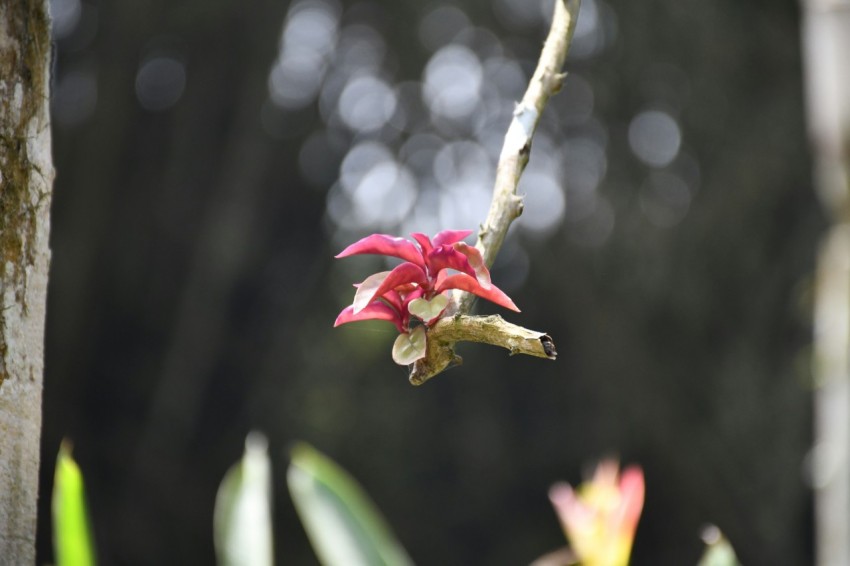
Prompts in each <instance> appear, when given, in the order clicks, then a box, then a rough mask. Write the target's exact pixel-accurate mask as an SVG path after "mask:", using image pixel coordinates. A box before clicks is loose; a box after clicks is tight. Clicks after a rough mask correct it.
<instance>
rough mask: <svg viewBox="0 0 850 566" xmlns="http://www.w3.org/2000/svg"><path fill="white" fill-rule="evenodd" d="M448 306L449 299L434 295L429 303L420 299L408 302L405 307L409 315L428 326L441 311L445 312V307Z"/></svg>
mask: <svg viewBox="0 0 850 566" xmlns="http://www.w3.org/2000/svg"><path fill="white" fill-rule="evenodd" d="M448 304H449V298H448V297H447V296H445V295H436V296H435V297H434V298H433V299H431V300H430V301H429V300H428V299H423V298H422V297H420V298H418V299H413V300H412V301H410V303H409V304H408V305H407V310H409V311H410V314H412V315H414V316H418V317H419V318H421V319H422V320H423V321H425V322H426V323H428V324H430V322H431V321H432V320H434V319H435V318H437V317H438V316H440V315H441V314H442V313H443V311H444V310H446V306H448Z"/></svg>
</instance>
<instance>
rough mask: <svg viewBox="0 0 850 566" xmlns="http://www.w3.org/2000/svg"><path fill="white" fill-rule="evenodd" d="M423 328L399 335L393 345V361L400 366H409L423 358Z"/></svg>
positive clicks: (424, 344)
mask: <svg viewBox="0 0 850 566" xmlns="http://www.w3.org/2000/svg"><path fill="white" fill-rule="evenodd" d="M425 347H426V337H425V327H424V326H417V327H416V328H414V329H413V330H411V331H410V332H409V333H406V334H399V335H398V338H396V339H395V342H394V343H393V361H394V362H395V363H397V364H398V365H401V366H406V365H410V364H412V363H413V362H415V361H416V360H418V359H421V358H424V357H425Z"/></svg>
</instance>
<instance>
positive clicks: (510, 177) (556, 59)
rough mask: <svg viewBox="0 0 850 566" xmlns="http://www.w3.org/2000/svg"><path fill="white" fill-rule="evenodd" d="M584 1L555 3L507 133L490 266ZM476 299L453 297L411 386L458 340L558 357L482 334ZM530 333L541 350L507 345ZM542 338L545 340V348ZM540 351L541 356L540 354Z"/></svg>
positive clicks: (493, 332) (488, 231) (453, 359)
mask: <svg viewBox="0 0 850 566" xmlns="http://www.w3.org/2000/svg"><path fill="white" fill-rule="evenodd" d="M580 4H581V0H556V1H555V12H554V15H553V17H552V26H551V27H550V29H549V35H548V36H547V37H546V42H545V43H544V44H543V50H542V52H541V53H540V59H539V60H538V62H537V69H536V70H535V71H534V75H533V76H532V77H531V81H529V84H528V88H527V89H526V91H525V95H524V96H523V97H522V100H521V101H520V102H519V104H517V106H516V109H515V110H514V115H513V119H512V120H511V124H510V126H509V127H508V131H507V134H505V142H504V144H503V145H502V152H501V154H500V155H499V163H498V164H497V166H496V181H495V184H494V187H493V200H492V201H491V203H490V211H489V213H488V214H487V220H486V221H485V222H484V224H482V226H481V229H480V230H479V232H478V241H477V243H476V247H477V248H478V249H479V250H480V251H481V254H482V255H483V256H484V261H485V262H486V263H487V265H488V266H492V265H493V262H494V261H495V259H496V254H497V253H498V252H499V249H500V248H501V247H502V243H503V242H504V241H505V235H506V234H507V233H508V228H509V227H510V225H511V223H512V222H513V221H514V220H516V219H517V218H518V217H519V215H520V214H522V206H523V204H522V197H521V196H519V195H517V192H516V191H517V186H518V185H519V180H520V176H521V175H522V172H523V171H524V170H525V166H526V164H527V163H528V156H529V154H530V152H531V140H532V137H533V136H534V132H535V130H536V129H537V123H538V122H539V121H540V115H541V114H542V113H543V108H544V107H545V106H546V102H547V101H548V100H549V97H551V96H552V95H553V94H555V93H557V92H558V90H560V88H561V84H562V83H563V80H564V77H565V74H564V73H562V72H561V68H562V67H563V65H564V60H565V59H566V57H567V52H568V50H569V45H570V41H571V40H572V36H573V30H574V29H575V23H576V19H577V17H578V11H579V6H580ZM474 299H475V297H474V296H473V295H471V294H469V293H463V292H456V293H455V296H454V297H453V305H454V306H453V307H450V308H451V310H452V313H453V316H448V317H446V318H445V319H443V320H441V321H439V322H438V323H437V324H436V325H434V327H432V328H431V329H430V330H429V331H428V350H427V353H426V355H425V357H424V358H423V359H421V360H418V361H417V362H415V363H414V364H413V366H412V367H411V369H410V382H411V383H413V384H414V385H421V384H422V383H425V381H427V380H428V379H430V378H431V377H434V376H435V375H437V374H438V373H440V372H441V371H443V370H444V369H446V368H447V367H450V366H452V365H456V364H458V363H460V362H461V358H460V356H457V355H455V353H454V344H455V343H456V342H460V341H474V342H485V343H487V344H492V345H494V346H502V347H505V348H508V349H509V350H511V352H512V353H521V354H530V355H536V356H540V357H545V358H549V359H555V355H556V354H555V347H554V344H553V343H552V339H551V338H549V336H548V335H546V334H544V333H542V332H534V331H531V330H526V329H525V328H522V327H519V326H516V325H513V324H509V323H506V322H504V321H502V320H501V318H499V317H496V318H499V320H500V321H501V324H499V325H495V326H488V327H487V328H488V331H487V332H484V333H482V332H480V329H481V326H480V325H479V322H478V320H479V319H488V320H489V319H491V318H492V317H472V316H467V313H468V312H469V310H470V308H471V307H472V301H473V300H474ZM529 334H530V335H535V336H536V338H532V339H531V342H530V343H532V344H533V343H535V342H536V343H537V344H538V345H537V346H534V347H529V348H528V350H525V349H514V347H513V346H508V345H509V344H510V345H512V344H518V343H521V344H529V342H528V340H529ZM542 337H545V338H546V344H548V346H546V347H544V345H543V344H542V342H541V339H542ZM541 353H542V355H541Z"/></svg>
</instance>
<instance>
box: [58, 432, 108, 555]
mask: <svg viewBox="0 0 850 566" xmlns="http://www.w3.org/2000/svg"><path fill="white" fill-rule="evenodd" d="M50 505H51V508H52V511H53V512H52V514H51V517H52V519H53V548H54V552H55V554H56V564H57V566H94V565H95V564H96V563H97V562H96V560H95V550H94V544H93V539H92V533H91V527H90V525H89V516H88V510H87V509H86V492H85V488H84V486H83V474H82V472H80V468H79V466H77V463H76V462H74V458H73V457H72V456H71V446H70V444H69V443H68V442H67V441H65V442H63V443H62V444H61V445H60V447H59V455H58V457H57V458H56V471H55V475H54V480H53V497H52V499H51V504H50Z"/></svg>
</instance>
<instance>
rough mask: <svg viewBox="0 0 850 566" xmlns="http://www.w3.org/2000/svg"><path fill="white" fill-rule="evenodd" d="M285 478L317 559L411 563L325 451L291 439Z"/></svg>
mask: <svg viewBox="0 0 850 566" xmlns="http://www.w3.org/2000/svg"><path fill="white" fill-rule="evenodd" d="M286 479H287V483H288V484H289V492H290V494H291V495H292V500H293V502H294V503H295V509H296V511H297V512H298V516H299V517H300V518H301V522H302V523H303V524H304V529H305V530H306V531H307V536H308V537H309V539H310V542H311V543H312V545H313V549H314V550H315V551H316V555H317V556H318V557H319V561H320V562H321V563H322V564H324V565H325V566H338V565H341V564H344V565H345V566H381V565H383V566H407V565H412V564H413V562H412V561H411V560H410V557H409V556H408V555H407V553H406V552H405V550H404V548H403V547H402V546H401V545H400V544H399V543H398V541H397V540H396V539H395V537H394V536H393V534H392V531H391V530H390V528H389V525H387V523H386V521H385V520H384V518H383V517H382V516H381V514H380V512H379V511H378V509H377V507H375V504H374V503H372V501H371V500H370V499H369V497H368V496H367V495H366V493H365V492H364V491H363V489H362V488H361V487H360V486H359V485H358V484H357V482H356V481H355V480H354V479H353V478H352V477H351V476H350V475H349V474H348V473H347V472H346V471H345V470H343V469H342V468H340V467H339V466H338V465H337V464H335V463H334V462H333V461H332V460H330V459H329V458H328V457H327V456H324V455H323V454H321V453H319V452H318V451H317V450H316V449H314V448H313V447H312V446H309V445H308V444H304V443H300V444H297V445H296V446H295V448H293V450H292V462H291V464H290V465H289V471H288V472H287V476H286Z"/></svg>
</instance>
